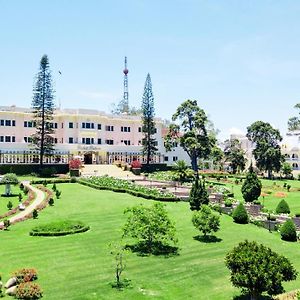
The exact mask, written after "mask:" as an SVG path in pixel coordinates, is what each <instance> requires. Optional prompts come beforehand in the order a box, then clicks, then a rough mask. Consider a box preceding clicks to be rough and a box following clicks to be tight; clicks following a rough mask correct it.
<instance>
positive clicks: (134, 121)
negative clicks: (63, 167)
mask: <svg viewBox="0 0 300 300" xmlns="http://www.w3.org/2000/svg"><path fill="white" fill-rule="evenodd" d="M52 126H53V129H54V131H55V133H54V134H53V141H54V144H55V150H54V152H53V155H51V156H48V157H45V163H67V162H68V160H69V159H70V158H71V157H78V158H80V159H81V160H82V161H83V162H85V163H86V164H101V163H104V164H111V163H114V162H115V161H123V162H127V163H130V162H131V161H132V160H135V159H137V160H140V161H141V162H143V161H144V157H143V155H142V147H141V143H142V137H143V133H142V121H141V117H140V116H131V115H127V114H122V115H110V114H106V113H104V112H100V111H97V110H89V109H63V110H56V111H55V113H54V115H53V122H52ZM155 126H156V133H155V139H156V142H157V148H158V152H157V154H156V155H155V157H154V161H155V162H161V163H163V162H165V163H167V164H173V163H174V162H176V161H177V160H179V159H183V160H186V161H187V162H188V163H189V159H188V156H187V154H186V153H185V152H184V151H183V149H182V148H181V147H178V146H177V147H175V148H174V150H173V151H171V152H166V150H165V147H164V140H163V135H164V122H163V121H162V120H161V119H159V118H156V119H155ZM34 133H35V122H34V121H33V115H32V112H31V110H30V109H28V108H20V107H16V106H0V163H37V162H38V153H37V151H35V150H33V147H32V145H31V135H32V134H34Z"/></svg>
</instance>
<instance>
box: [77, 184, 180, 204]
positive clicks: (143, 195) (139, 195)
mask: <svg viewBox="0 0 300 300" xmlns="http://www.w3.org/2000/svg"><path fill="white" fill-rule="evenodd" d="M78 183H80V184H82V185H86V186H89V187H92V188H94V189H97V190H108V191H112V192H116V193H127V194H130V195H133V196H136V197H141V198H145V199H151V200H157V201H165V202H177V201H180V199H178V198H176V197H175V196H174V197H173V198H171V197H157V196H154V195H149V194H144V193H141V192H137V191H132V190H127V189H120V188H113V187H108V186H100V185H96V184H93V183H90V182H87V181H85V180H78Z"/></svg>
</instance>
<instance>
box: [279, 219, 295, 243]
mask: <svg viewBox="0 0 300 300" xmlns="http://www.w3.org/2000/svg"><path fill="white" fill-rule="evenodd" d="M280 234H281V239H283V240H284V241H289V242H295V241H297V232H296V226H295V224H294V222H293V221H292V220H286V221H285V223H284V224H283V225H282V226H281V227H280Z"/></svg>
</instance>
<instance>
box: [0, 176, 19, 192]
mask: <svg viewBox="0 0 300 300" xmlns="http://www.w3.org/2000/svg"><path fill="white" fill-rule="evenodd" d="M1 182H2V183H4V184H5V196H10V195H11V185H12V184H13V185H17V184H18V183H19V180H18V177H17V175H16V174H14V173H7V174H6V175H4V176H3V178H2V180H1Z"/></svg>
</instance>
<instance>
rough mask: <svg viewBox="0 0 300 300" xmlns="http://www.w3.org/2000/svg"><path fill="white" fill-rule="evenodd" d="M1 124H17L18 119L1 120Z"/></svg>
mask: <svg viewBox="0 0 300 300" xmlns="http://www.w3.org/2000/svg"><path fill="white" fill-rule="evenodd" d="M0 126H16V120H0Z"/></svg>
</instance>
